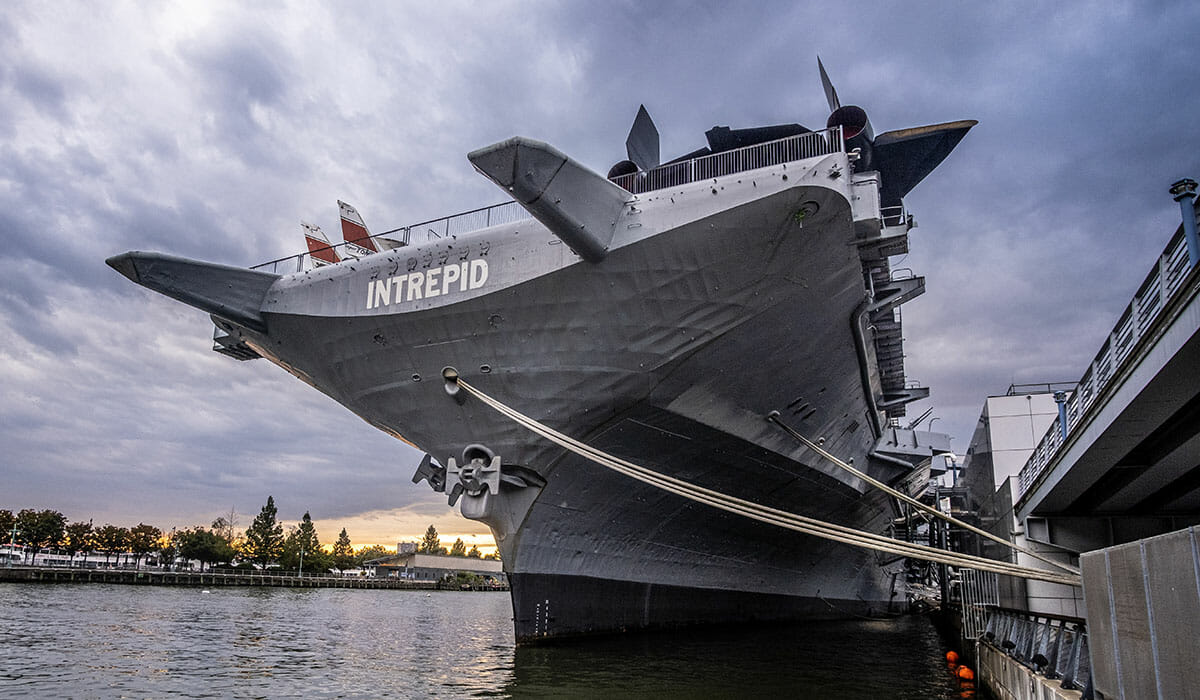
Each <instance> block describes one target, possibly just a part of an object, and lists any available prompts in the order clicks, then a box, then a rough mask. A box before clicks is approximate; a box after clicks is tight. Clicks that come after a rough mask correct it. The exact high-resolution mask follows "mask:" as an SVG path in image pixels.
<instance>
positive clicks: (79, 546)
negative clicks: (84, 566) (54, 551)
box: [63, 520, 93, 564]
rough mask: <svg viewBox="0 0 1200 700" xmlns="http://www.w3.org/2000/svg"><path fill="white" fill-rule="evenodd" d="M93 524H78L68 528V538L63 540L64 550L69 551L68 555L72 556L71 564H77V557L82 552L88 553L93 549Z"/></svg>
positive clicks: (89, 522) (72, 524)
mask: <svg viewBox="0 0 1200 700" xmlns="http://www.w3.org/2000/svg"><path fill="white" fill-rule="evenodd" d="M92 545H93V538H92V523H91V521H90V520H89V521H88V522H86V523H84V522H77V523H71V524H70V525H68V526H67V531H66V536H65V537H64V538H63V548H64V549H66V550H67V554H69V555H71V563H72V564H74V563H75V555H76V554H79V553H80V552H87V551H88V550H90V549H91V548H92Z"/></svg>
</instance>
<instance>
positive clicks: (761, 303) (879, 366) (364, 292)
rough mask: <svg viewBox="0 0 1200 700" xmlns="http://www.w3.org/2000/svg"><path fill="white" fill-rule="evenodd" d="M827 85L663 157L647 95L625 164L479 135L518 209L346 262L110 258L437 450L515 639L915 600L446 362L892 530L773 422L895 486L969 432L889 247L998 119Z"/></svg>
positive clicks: (877, 501)
mask: <svg viewBox="0 0 1200 700" xmlns="http://www.w3.org/2000/svg"><path fill="white" fill-rule="evenodd" d="M822 73H824V71H823V69H822ZM826 85H827V89H826V92H827V96H828V97H829V101H830V106H831V108H832V109H833V114H832V115H831V117H830V120H829V123H828V125H827V127H826V128H825V129H823V130H819V131H810V130H808V129H806V128H804V127H801V126H799V125H795V124H793V125H782V126H774V127H759V128H754V129H740V130H731V129H728V128H724V127H716V128H714V129H713V130H711V131H710V132H708V134H707V140H708V146H707V147H706V148H704V149H701V151H698V152H694V153H691V154H687V155H686V156H683V157H681V158H678V159H676V160H674V161H670V162H668V163H666V164H659V163H658V160H659V159H658V141H657V129H656V128H655V127H654V125H653V122H652V121H651V120H650V118H649V115H648V114H647V113H646V112H645V110H644V109H643V110H641V111H639V114H638V118H637V119H636V120H635V124H634V128H633V131H632V132H631V134H630V138H629V141H628V142H627V150H628V155H629V160H628V161H625V162H622V163H618V164H617V166H614V167H613V169H612V170H611V171H610V172H609V174H608V176H607V177H605V176H601V175H599V174H598V173H596V172H595V171H593V170H591V169H589V168H587V167H586V166H584V165H582V164H580V163H578V162H576V161H574V160H573V159H571V158H569V157H567V156H566V155H564V154H563V153H561V152H559V151H558V150H556V149H554V148H553V147H551V146H549V145H547V144H544V143H541V142H538V141H534V140H531V139H526V138H520V137H518V138H513V139H509V140H508V141H504V142H501V143H499V144H496V145H494V146H490V147H488V148H484V149H480V150H478V151H475V152H473V153H471V154H470V155H469V156H468V157H469V158H470V160H471V162H472V164H473V165H474V166H475V168H476V169H477V170H478V171H479V172H480V173H481V174H483V175H484V176H486V177H488V178H489V179H491V180H492V181H493V182H495V183H496V184H497V185H498V186H499V187H501V188H502V189H503V190H504V191H505V192H506V193H508V194H509V195H510V196H511V197H512V199H513V200H514V201H513V202H509V203H506V204H503V205H497V206H495V207H487V208H484V209H480V210H475V211H472V212H468V213H466V214H464V215H459V216H456V217H448V218H446V219H442V220H437V221H433V222H425V223H424V224H420V225H414V226H410V227H404V228H402V229H394V230H392V231H388V232H386V233H384V234H380V235H379V236H377V237H372V238H373V239H379V241H380V244H379V245H376V246H375V247H374V250H378V251H379V252H373V251H371V246H369V245H365V244H367V243H370V242H371V240H372V239H369V238H362V237H361V235H362V234H359V233H355V234H354V235H356V236H360V237H359V238H358V239H357V240H355V241H350V238H349V234H348V235H347V240H348V241H350V242H349V243H347V244H345V245H351V244H352V245H354V246H355V248H356V249H355V250H354V251H352V252H353V253H354V255H352V256H347V255H346V253H345V252H344V251H343V252H341V253H339V254H338V255H332V254H328V251H324V249H323V248H322V247H321V246H320V245H317V246H316V247H315V249H314V245H313V243H312V241H311V240H310V253H307V254H304V255H300V256H296V257H294V258H290V259H285V260H282V261H275V262H274V263H270V264H269V265H268V266H267V267H265V268H263V269H243V268H235V267H229V266H222V265H215V264H211V263H200V262H196V261H190V260H184V259H180V258H174V257H170V256H165V255H161V254H154V253H126V254H124V255H121V256H117V257H115V258H112V259H110V260H109V264H110V265H112V266H113V267H115V268H117V269H118V270H119V271H121V272H122V273H123V274H125V275H126V276H128V277H130V278H131V279H133V280H134V281H136V282H138V283H140V284H143V285H145V286H148V287H150V288H152V289H155V290H157V291H160V292H162V293H164V294H166V295H168V296H172V297H174V298H176V299H179V300H181V301H184V302H185V303H189V304H191V305H193V306H196V307H198V308H201V309H203V310H205V311H208V312H209V313H210V314H211V315H212V318H213V321H214V323H215V324H216V326H217V329H218V330H217V348H216V349H218V350H219V351H221V352H224V353H226V354H229V355H232V356H234V357H237V358H239V359H253V358H255V357H265V358H267V359H269V360H271V361H272V362H275V363H276V364H278V365H280V366H281V367H283V368H285V369H287V370H288V371H289V372H291V373H292V374H294V375H296V376H297V377H299V378H301V379H302V380H304V381H305V382H307V383H309V384H311V385H312V386H314V387H316V388H317V389H319V390H320V391H322V392H324V393H326V394H328V395H329V396H331V397H332V398H334V399H335V400H337V401H338V402H339V403H341V404H343V405H344V406H346V407H347V408H349V409H350V410H352V411H353V412H355V413H356V414H357V415H359V416H361V417H362V418H363V419H364V420H366V421H368V422H369V423H371V424H372V425H374V426H376V427H378V428H379V429H381V430H384V431H386V432H388V433H390V434H392V435H394V436H396V437H398V438H402V439H404V440H405V441H407V442H409V443H410V444H413V445H415V446H417V447H418V448H419V449H421V450H423V451H425V452H426V453H427V454H428V455H429V456H428V457H427V458H426V460H425V461H424V462H423V463H422V465H421V466H420V468H419V469H418V473H417V475H416V476H414V480H416V479H419V478H424V479H427V480H428V481H429V483H430V485H431V486H433V487H434V488H435V490H438V491H444V492H446V493H447V494H448V495H449V499H450V501H451V503H456V502H459V501H461V508H462V510H463V513H464V515H466V516H467V517H471V518H475V519H477V520H481V521H482V522H485V523H487V524H488V526H489V527H490V528H491V529H492V532H493V533H494V535H495V537H496V541H497V543H498V545H499V547H500V550H501V553H502V557H503V560H504V567H505V571H506V572H507V573H508V575H509V578H510V581H511V584H512V595H513V605H514V620H515V626H516V634H517V638H518V640H519V641H531V640H540V639H546V638H554V637H560V636H567V635H577V634H586V633H594V632H607V631H616V630H624V629H635V628H644V627H655V626H667V625H680V624H691V623H704V622H725V621H745V620H754V619H783V618H796V617H811V616H842V615H849V614H863V613H870V612H880V611H885V610H889V609H895V607H896V604H897V602H898V601H897V600H896V597H897V594H898V588H897V581H896V579H897V569H896V567H895V562H889V561H886V560H881V559H880V558H879V556H878V555H876V554H875V553H872V552H869V551H866V550H860V549H855V548H852V547H850V546H847V545H843V544H837V543H833V542H829V541H824V540H818V539H815V538H813V537H809V536H805V535H796V534H794V533H787V532H784V531H781V530H779V529H778V528H774V527H772V526H770V525H766V524H762V523H757V522H753V521H749V520H746V519H743V518H739V517H737V516H736V515H732V514H729V513H723V512H719V511H714V510H712V509H710V508H706V507H705V506H703V505H699V504H696V503H693V502H690V501H687V500H686V499H682V498H679V497H678V496H676V495H673V494H670V493H666V492H663V491H659V490H655V489H653V488H650V487H649V486H646V485H644V484H641V483H638V482H634V481H631V480H629V479H626V478H624V477H622V476H621V475H619V474H614V473H613V472H610V471H607V470H604V469H602V468H599V467H598V466H597V465H596V464H594V463H592V462H590V461H588V460H586V459H582V458H580V457H579V456H578V455H576V454H574V453H571V452H568V451H566V450H564V449H562V448H561V447H558V446H557V445H555V444H553V443H550V442H547V441H544V440H541V439H540V438H538V437H536V436H534V435H533V434H531V433H530V432H528V431H527V430H526V429H525V428H523V427H522V426H520V425H518V424H516V423H514V422H512V421H510V420H508V419H506V418H505V417H504V416H502V415H500V414H498V413H496V412H494V411H493V410H491V409H490V408H488V407H487V406H485V405H483V404H482V403H480V402H479V401H476V400H472V399H470V398H468V397H466V396H465V395H463V394H462V393H460V392H456V391H454V387H453V386H451V384H450V383H447V382H446V381H444V379H443V377H444V374H446V373H448V372H453V373H455V374H458V375H461V376H462V377H464V378H469V380H470V382H471V383H472V385H473V386H476V387H479V388H480V389H482V390H483V391H486V392H487V393H488V394H490V395H491V396H493V397H497V398H498V399H500V400H501V401H503V402H505V403H506V404H507V405H509V406H512V407H513V408H515V409H516V410H519V411H520V412H522V413H524V414H526V415H527V416H530V417H531V418H533V419H536V420H537V421H540V422H542V423H544V424H546V425H549V426H551V427H553V428H554V429H556V430H558V431H561V432H562V433H565V434H567V435H570V436H572V437H574V438H576V439H578V440H580V441H583V442H585V443H587V444H588V445H591V446H593V447H595V448H596V449H598V450H603V451H604V452H605V453H608V454H612V455H617V456H619V457H621V458H624V459H627V460H630V461H632V462H636V463H638V464H640V465H643V466H646V467H649V468H651V469H653V470H655V471H656V472H659V473H661V474H664V475H669V476H671V477H675V478H678V479H681V480H684V481H686V482H688V483H691V484H695V485H697V486H700V487H703V488H708V489H712V490H715V491H719V492H722V493H729V494H735V495H737V496H738V497H740V498H743V499H747V500H751V501H754V502H756V503H760V504H763V505H768V506H772V507H776V508H779V509H782V510H787V511H791V512H797V513H802V514H805V515H809V516H811V517H814V518H818V519H821V520H824V521H828V522H832V523H837V524H842V525H847V526H852V527H855V528H858V529H862V530H868V531H871V532H883V531H884V530H886V528H887V526H888V524H889V523H890V522H891V520H892V518H893V517H894V516H895V515H896V511H895V509H894V507H893V504H892V503H891V502H890V501H889V498H888V497H887V496H885V495H883V494H881V493H880V492H876V491H871V490H868V488H867V487H866V485H865V484H864V483H863V482H862V481H861V480H859V479H856V478H855V477H853V476H852V475H849V474H847V473H846V472H844V471H841V470H838V469H836V468H835V467H834V466H832V465H830V464H828V463H827V462H825V461H824V460H822V459H820V458H819V457H818V456H817V455H816V454H815V453H813V452H812V451H810V450H809V449H807V448H805V447H804V446H803V445H799V444H797V443H796V442H793V441H792V440H791V439H790V438H789V437H788V436H787V435H785V434H782V433H781V432H780V431H779V430H777V429H775V428H774V427H773V426H772V425H771V424H770V423H768V422H767V421H765V420H764V417H765V416H767V415H768V414H770V413H771V412H772V411H780V412H781V414H782V415H783V416H784V417H785V418H786V419H788V420H789V421H790V422H791V423H792V424H793V425H794V426H796V428H797V429H798V430H800V431H801V432H803V433H805V434H807V435H809V436H811V437H812V438H813V439H814V440H819V441H820V443H821V444H822V445H823V447H824V449H825V450H828V451H829V452H831V453H833V454H836V455H839V456H841V457H842V458H843V459H848V460H851V461H853V462H855V463H856V464H857V465H859V467H860V468H863V469H864V470H865V471H867V472H868V473H869V474H871V475H872V476H874V477H875V478H877V479H880V480H881V481H884V482H887V483H896V482H898V481H900V480H902V479H903V478H904V477H905V476H910V474H911V472H912V470H913V469H914V468H916V467H918V465H920V463H921V462H922V461H923V460H924V459H926V458H927V457H929V456H930V455H931V454H932V453H933V452H934V451H935V450H936V449H939V448H944V447H946V445H944V444H941V445H939V444H935V442H936V436H933V435H931V434H929V433H919V432H915V431H912V430H902V429H900V428H898V427H897V426H896V424H895V423H896V420H897V419H898V418H899V417H901V416H903V415H904V411H905V406H906V404H908V403H909V402H911V401H914V400H917V399H919V398H923V397H924V396H925V395H926V394H927V391H926V390H925V389H922V388H915V387H910V386H908V385H907V384H906V382H905V377H904V369H903V351H902V347H901V335H900V322H899V317H898V314H897V313H896V309H897V307H898V305H899V304H901V303H903V302H905V301H908V300H910V299H912V298H913V297H915V296H917V295H919V294H920V293H921V291H923V279H922V278H920V277H914V276H911V275H906V276H897V275H896V274H894V273H893V271H892V270H891V268H890V266H889V264H888V258H889V257H891V256H893V255H897V254H901V253H903V252H905V251H906V250H907V240H908V239H907V237H908V232H909V230H910V228H911V227H912V219H911V217H909V216H908V215H907V214H906V212H905V211H904V208H903V204H902V200H901V198H902V197H903V195H904V194H906V193H907V192H908V191H909V190H910V189H911V187H912V186H914V185H915V184H916V183H917V182H918V181H919V180H920V179H921V178H923V177H924V176H925V174H927V173H928V172H929V171H931V170H932V169H933V167H935V166H936V165H937V164H938V163H939V162H940V161H941V160H942V159H943V158H944V157H945V156H946V155H947V154H948V153H949V151H950V150H951V149H952V148H953V147H954V145H955V144H957V142H958V141H959V139H961V138H962V136H963V135H964V134H965V132H966V131H967V130H968V129H969V128H970V127H971V126H972V125H973V124H974V122H953V123H949V124H942V125H937V126H931V127H921V128H918V129H910V130H904V131H897V132H888V133H886V134H883V135H881V136H879V137H878V138H876V137H874V135H873V134H872V133H871V128H870V124H869V122H868V121H867V120H866V115H865V113H864V112H862V110H861V109H859V108H857V107H842V106H841V105H840V103H838V101H837V95H836V92H834V91H833V88H832V86H831V85H829V84H828V81H827V79H826ZM346 206H348V205H343V215H344V217H343V218H344V220H345V211H346V209H345V207H346ZM350 210H351V211H353V208H350ZM354 216H355V217H357V219H356V220H357V222H358V223H359V224H361V217H358V216H357V212H354ZM355 231H357V229H355ZM362 232H363V233H365V232H366V229H365V226H364V227H362ZM422 239H423V240H422ZM385 241H386V242H385ZM333 247H335V246H331V248H333ZM363 249H367V250H368V251H371V252H367V253H366V254H361V253H362V250H363ZM314 258H316V259H319V260H320V261H321V262H322V263H324V264H320V265H317V264H313V263H314V262H315V260H314ZM448 368H453V369H452V370H448ZM931 441H933V442H931ZM916 481H918V482H919V480H916ZM901 597H902V596H901Z"/></svg>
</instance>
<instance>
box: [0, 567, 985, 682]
mask: <svg viewBox="0 0 1200 700" xmlns="http://www.w3.org/2000/svg"><path fill="white" fill-rule="evenodd" d="M0 610H2V611H3V613H2V614H0V621H2V622H0V697H5V698H18V697H36V698H44V697H63V698H66V697H72V698H115V697H139V698H140V697H166V696H184V697H193V698H210V697H219V698H228V697H238V698H252V697H269V698H286V697H305V698H373V697H399V698H407V697H518V698H524V697H533V698H552V697H553V698H558V697H597V698H599V697H609V698H611V697H646V698H650V697H653V698H695V697H716V698H720V697H729V698H734V697H737V698H743V697H750V696H752V697H796V698H849V699H853V698H864V699H867V698H869V699H870V700H883V699H884V698H898V699H912V700H926V699H933V700H938V699H948V698H959V697H963V695H962V694H961V693H962V691H961V689H960V688H959V686H958V685H957V683H955V682H954V681H953V680H952V679H951V677H950V675H949V674H948V673H947V671H946V667H945V663H944V662H943V660H942V658H943V654H944V652H945V646H944V644H943V643H942V642H941V640H940V639H939V638H938V636H937V634H936V632H935V631H934V630H933V628H932V626H931V625H930V623H929V622H928V621H927V620H926V619H924V618H920V617H908V618H901V619H894V620H888V621H868V620H863V621H853V622H838V623H820V624H808V625H797V626H789V627H773V628H769V629H760V630H753V631H751V630H741V629H739V630H730V629H714V630H706V631H695V630H692V631H688V632H686V633H661V634H647V635H629V636H622V637H609V638H600V639H594V640H588V641H584V642H575V643H570V644H560V645H555V646H546V647H522V648H520V649H516V648H514V644H513V641H512V622H511V617H512V608H511V606H510V603H509V599H508V594H506V593H459V592H425V591H387V590H380V591H373V590H356V589H300V590H297V589H269V588H224V589H221V588H217V589H211V592H205V591H204V590H202V589H199V588H184V587H179V588H176V587H163V588H142V587H138V586H121V585H106V584H55V585H38V584H0Z"/></svg>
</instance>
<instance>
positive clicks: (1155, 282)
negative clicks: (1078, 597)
mask: <svg viewBox="0 0 1200 700" xmlns="http://www.w3.org/2000/svg"><path fill="white" fill-rule="evenodd" d="M1192 186H1193V187H1194V186H1195V183H1192ZM1173 193H1174V191H1173ZM1181 203H1182V204H1183V208H1184V212H1185V213H1184V217H1183V218H1184V223H1183V224H1181V225H1180V226H1179V227H1178V229H1177V230H1176V231H1175V233H1174V235H1173V236H1172V237H1171V239H1170V241H1169V242H1168V244H1167V246H1166V248H1165V249H1164V250H1163V252H1162V254H1161V255H1160V256H1159V257H1158V260H1157V261H1156V262H1155V264H1154V266H1153V267H1152V269H1151V270H1150V271H1149V273H1148V274H1147V276H1146V278H1145V281H1144V282H1143V283H1142V285H1141V286H1140V287H1139V288H1138V292H1137V294H1136V295H1135V296H1134V298H1133V300H1132V301H1130V303H1129V305H1128V306H1127V307H1126V308H1125V310H1124V311H1123V312H1122V314H1121V315H1120V317H1119V320H1118V321H1117V324H1116V326H1115V327H1114V328H1113V329H1112V332H1111V333H1110V334H1109V336H1108V338H1107V339H1106V340H1105V341H1104V343H1103V345H1102V346H1101V348H1100V351H1099V352H1098V353H1097V354H1096V356H1095V359H1094V360H1093V361H1092V363H1091V364H1090V365H1089V366H1088V368H1087V369H1086V371H1085V372H1084V374H1083V377H1082V378H1081V379H1080V380H1079V382H1078V383H1077V384H1076V386H1075V388H1074V390H1073V391H1070V392H1060V393H1059V394H1058V395H1056V396H1055V399H1056V400H1057V402H1058V408H1059V410H1058V418H1057V419H1055V420H1054V422H1053V423H1052V425H1051V426H1050V428H1049V430H1047V432H1046V434H1045V436H1044V437H1043V438H1042V439H1041V441H1040V442H1039V443H1038V445H1037V447H1036V448H1035V449H1034V452H1033V454H1032V455H1031V456H1030V458H1029V460H1028V461H1027V462H1026V464H1025V466H1024V467H1023V468H1022V469H1021V471H1020V473H1019V476H1018V479H1017V488H1016V494H1015V499H1014V504H1013V505H1014V515H1015V516H1016V520H1017V522H1018V523H1025V524H1026V527H1027V528H1028V529H1029V530H1030V536H1031V537H1033V536H1034V535H1035V533H1036V534H1037V535H1040V536H1038V537H1037V539H1039V540H1043V541H1045V542H1047V543H1049V544H1055V545H1060V546H1063V547H1066V548H1067V549H1069V550H1071V551H1073V552H1083V551H1088V550H1090V549H1095V548H1098V547H1105V546H1111V545H1115V544H1121V543H1123V542H1129V541H1132V540H1135V539H1139V538H1143V537H1148V536H1152V535H1157V534H1162V533H1165V532H1170V531H1173V530H1177V529H1180V528H1182V527H1185V526H1187V525H1192V524H1195V523H1197V522H1200V272H1198V271H1197V270H1198V268H1200V266H1198V265H1197V260H1196V251H1191V252H1189V247H1190V246H1191V247H1194V246H1195V245H1196V244H1195V242H1194V240H1192V241H1189V238H1194V236H1195V230H1196V229H1195V223H1196V213H1195V208H1194V204H1193V202H1192V200H1191V198H1190V197H1186V198H1185V199H1184V201H1182V202H1181ZM1188 214H1190V215H1191V216H1190V218H1191V221H1190V222H1189V221H1188V220H1187V219H1188V218H1189V217H1188ZM1187 224H1191V226H1188V225H1187Z"/></svg>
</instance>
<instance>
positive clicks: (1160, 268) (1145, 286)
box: [1018, 231, 1189, 496]
mask: <svg viewBox="0 0 1200 700" xmlns="http://www.w3.org/2000/svg"><path fill="white" fill-rule="evenodd" d="M1188 270H1189V267H1188V253H1187V242H1186V241H1185V240H1184V236H1183V233H1182V231H1179V232H1177V233H1176V235H1175V236H1173V237H1172V238H1171V241H1170V243H1168V244H1167V247H1166V249H1165V250H1164V251H1163V253H1162V255H1160V256H1159V257H1158V263H1157V264H1156V265H1155V266H1154V268H1153V269H1151V270H1150V274H1149V275H1147V276H1146V280H1145V281H1144V282H1142V285H1141V287H1139V288H1138V292H1137V294H1136V295H1134V297H1133V301H1131V302H1129V306H1127V307H1125V310H1124V312H1122V313H1121V317H1120V320H1119V321H1117V325H1116V326H1115V327H1114V328H1113V330H1112V332H1111V333H1109V335H1108V338H1107V339H1106V340H1105V341H1104V345H1103V346H1102V347H1101V348H1100V352H1099V353H1098V354H1097V355H1096V358H1095V359H1094V360H1093V361H1092V363H1091V365H1089V366H1088V369H1087V371H1086V372H1084V374H1083V378H1082V379H1080V380H1079V382H1078V384H1076V385H1075V389H1074V392H1073V393H1072V395H1071V397H1070V398H1069V399H1068V400H1067V427H1068V429H1069V428H1070V427H1071V426H1075V425H1079V422H1080V419H1081V418H1082V417H1083V416H1084V415H1085V414H1086V413H1087V411H1088V409H1089V408H1091V407H1092V404H1093V403H1095V401H1096V397H1098V396H1100V395H1101V394H1102V393H1103V392H1104V390H1105V389H1106V388H1107V387H1108V385H1109V382H1110V381H1111V380H1112V379H1113V377H1115V376H1116V375H1117V374H1118V370H1120V369H1121V367H1122V365H1123V364H1124V363H1125V361H1126V360H1128V359H1129V356H1130V353H1131V352H1132V351H1133V348H1134V347H1135V346H1136V345H1137V343H1138V341H1139V340H1141V339H1142V337H1143V336H1144V335H1145V334H1146V333H1147V331H1149V329H1150V327H1151V326H1152V325H1153V324H1154V322H1155V321H1156V320H1157V319H1158V316H1159V314H1160V313H1162V310H1163V309H1164V308H1166V306H1167V304H1168V303H1169V302H1170V301H1171V299H1172V297H1174V295H1175V293H1176V292H1177V291H1179V289H1180V287H1182V286H1183V281H1184V280H1185V279H1187V273H1188ZM1062 432H1063V431H1062V428H1061V426H1060V425H1059V419H1058V418H1055V419H1054V423H1053V424H1052V425H1051V426H1050V428H1049V430H1047V431H1046V434H1045V435H1044V436H1043V437H1042V440H1041V442H1039V443H1038V446H1037V449H1035V450H1034V452H1033V454H1032V455H1030V457H1029V460H1028V461H1027V462H1026V463H1025V466H1024V467H1022V468H1021V473H1020V476H1019V477H1018V480H1019V486H1020V491H1021V495H1022V496H1024V495H1025V492H1026V491H1028V490H1029V488H1030V487H1032V486H1033V484H1034V482H1036V481H1037V479H1038V477H1039V476H1041V474H1042V472H1044V471H1045V470H1046V467H1047V465H1049V464H1050V462H1051V461H1053V459H1054V456H1055V454H1057V452H1058V448H1059V447H1061V446H1062V443H1063V438H1062Z"/></svg>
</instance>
